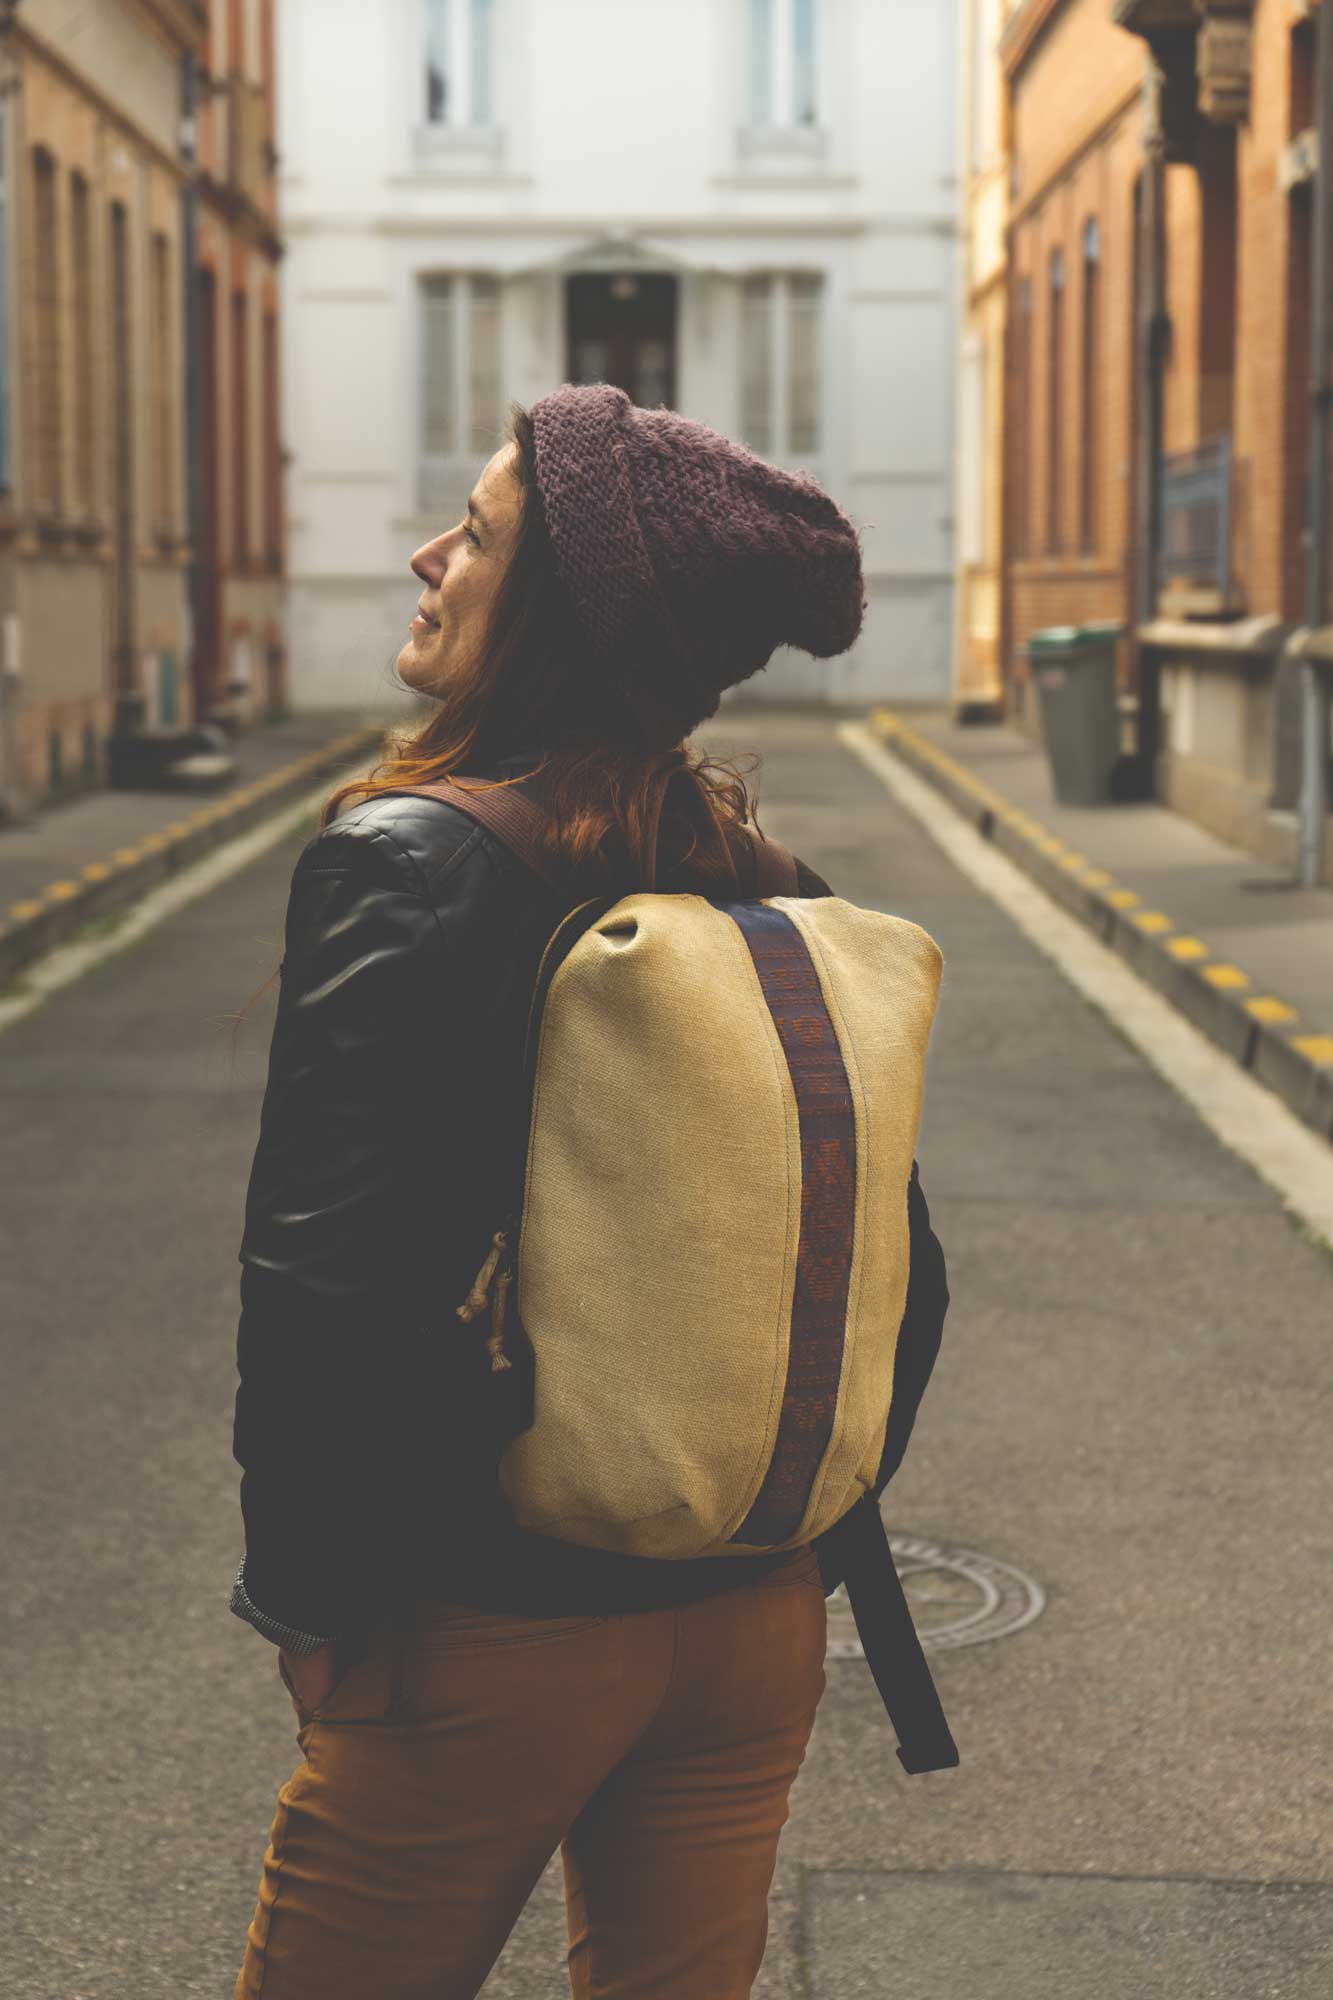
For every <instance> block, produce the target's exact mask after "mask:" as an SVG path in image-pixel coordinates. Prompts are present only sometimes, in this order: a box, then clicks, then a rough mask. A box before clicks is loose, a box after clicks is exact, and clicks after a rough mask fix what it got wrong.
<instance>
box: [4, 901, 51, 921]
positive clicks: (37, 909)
mask: <svg viewBox="0 0 1333 2000" xmlns="http://www.w3.org/2000/svg"><path fill="white" fill-rule="evenodd" d="M9 914H10V916H11V917H13V918H14V919H15V921H16V922H18V923H20V924H26V923H27V921H28V919H29V918H30V917H40V916H44V915H45V914H46V904H45V903H39V902H36V901H34V900H33V899H32V898H31V897H29V898H27V899H26V900H25V901H23V902H22V903H11V904H10V906H9Z"/></svg>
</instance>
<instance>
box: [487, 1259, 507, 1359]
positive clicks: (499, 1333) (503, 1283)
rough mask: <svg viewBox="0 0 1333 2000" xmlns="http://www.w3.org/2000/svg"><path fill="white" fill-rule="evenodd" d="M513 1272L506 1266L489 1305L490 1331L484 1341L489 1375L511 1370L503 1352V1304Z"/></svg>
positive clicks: (496, 1282) (498, 1279)
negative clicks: (488, 1357)
mask: <svg viewBox="0 0 1333 2000" xmlns="http://www.w3.org/2000/svg"><path fill="white" fill-rule="evenodd" d="M512 1277H513V1272H512V1271H511V1270H510V1269H509V1267H508V1265H506V1266H505V1268H504V1270H503V1271H501V1273H500V1275H499V1277H498V1278H497V1279H496V1281H495V1297H494V1300H493V1302H492V1305H491V1330H490V1333H489V1334H488V1336H487V1339H486V1352H487V1353H488V1354H489V1355H490V1357H491V1373H492V1375H498V1374H499V1372H500V1370H501V1369H503V1368H512V1367H513V1365H514V1364H513V1362H512V1361H511V1360H510V1359H509V1356H508V1355H507V1354H506V1353H505V1351H504V1344H505V1302H506V1300H507V1299H508V1297H509V1285H510V1281H511V1279H512Z"/></svg>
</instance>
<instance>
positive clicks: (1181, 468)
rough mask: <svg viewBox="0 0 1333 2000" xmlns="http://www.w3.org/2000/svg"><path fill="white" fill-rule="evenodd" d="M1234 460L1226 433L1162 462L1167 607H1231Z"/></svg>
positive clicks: (1211, 609)
mask: <svg viewBox="0 0 1333 2000" xmlns="http://www.w3.org/2000/svg"><path fill="white" fill-rule="evenodd" d="M1234 499H1235V463H1234V460H1233V458H1232V450H1231V435H1230V433H1229V432H1223V433H1222V434H1221V435H1219V436H1217V437H1214V438H1209V439H1208V440H1207V442H1206V443H1204V444H1201V445H1199V446H1198V447H1197V449H1195V450H1194V451H1176V452H1169V453H1167V455H1166V456H1165V457H1164V458H1163V460H1162V552H1161V563H1160V571H1159V575H1160V583H1161V593H1162V598H1163V600H1164V604H1163V608H1166V606H1167V605H1171V606H1174V607H1176V608H1179V609H1185V610H1189V611H1193V612H1194V613H1196V615H1197V614H1202V615H1207V614H1208V613H1210V612H1211V613H1221V612H1227V611H1232V610H1234V609H1236V608H1237V607H1236V602H1235V598H1236V592H1235V587H1234V579H1233V574H1232V561H1231V539H1232V534H1231V531H1232V514H1233V507H1234Z"/></svg>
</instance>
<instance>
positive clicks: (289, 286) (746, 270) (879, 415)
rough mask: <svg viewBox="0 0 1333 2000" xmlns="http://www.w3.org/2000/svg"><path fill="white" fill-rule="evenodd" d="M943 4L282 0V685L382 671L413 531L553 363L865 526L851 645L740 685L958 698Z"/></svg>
mask: <svg viewBox="0 0 1333 2000" xmlns="http://www.w3.org/2000/svg"><path fill="white" fill-rule="evenodd" d="M955 11H956V10H955V9H954V8H952V7H950V6H947V5H944V4H942V0H280V4H279V8H278V19H279V32H280V47H279V63H278V73H279V78H280V89H281V118H280V126H279V142H280V152H281V190H282V199H283V204H284V215H283V223H284V233H285V236H286V239H287V243H288V255H287V259H286V264H285V279H284V282H285V286H286V292H285V298H284V338H285V341H286V352H285V371H284V372H285V380H286V385H287V388H286V393H287V409H286V443H287V445H288V448H289V450H290V452H291V454H292V461H291V466H290V484H289V496H290V498H289V504H290V507H291V514H292V519H291V535H290V546H289V574H290V578H291V615H292V626H291V642H292V694H293V699H294V701H295V703H296V704H297V705H298V706H299V705H306V706H310V705H315V704H321V703H354V702H357V701H359V700H362V699H363V698H364V697H365V696H366V694H367V693H368V692H371V691H372V690H373V688H374V686H375V685H376V676H377V675H379V676H381V677H382V675H383V670H384V664H385V662H386V661H387V660H388V659H389V658H390V657H391V656H392V655H393V654H395V653H396V652H397V651H398V648H399V646H400V644H401V642H402V635H403V631H404V628H405V626H406V623H407V619H408V617H409V615H410V612H411V608H412V606H413V604H414V603H415V599H416V596H417V593H418V586H417V585H416V583H415V580H414V579H413V578H412V577H411V576H410V574H409V573H408V570H407V558H408V556H409V554H410V553H411V551H412V550H413V549H414V548H415V547H417V546H418V545H419V544H420V543H421V542H422V541H424V540H426V539H427V538H428V536H430V535H432V534H436V533H438V532H439V531H440V528H441V526H442V525H444V524H446V523H448V522H449V521H450V520H451V519H453V518H455V517H456V512H457V510H458V509H459V505H460V502H461V501H462V499H463V498H464V496H465V495H466V494H467V492H468V490H469V488H470V486H471V484H472V482H473V480H474V478H475V476H476V473H477V470H478V469H479V467H480V465H481V464H482V463H484V461H485V459H486V458H487V457H488V456H489V455H490V454H491V452H492V451H494V450H495V449H496V447H497V446H498V444H499V442H500V439H501V436H502V432H503V425H504V414H505V410H506V406H507V405H508V403H509V402H510V401H511V400H516V401H519V402H523V403H531V402H532V401H534V400H535V399H536V398H537V397H538V396H541V395H543V394H545V393H546V392H547V391H548V390H550V389H552V388H554V387H556V386H557V385H558V384H559V383H560V382H562V381H567V380H573V381H598V380H602V381H615V382H619V383H620V384H621V385H622V386H623V387H624V388H626V389H628V390H629V392H630V394H631V395H633V396H634V397H635V398H636V400H637V401H639V402H642V403H644V404H649V405H651V404H655V403H658V402H661V401H666V402H668V403H670V404H671V405H672V406H673V407H675V408H677V409H680V410H681V411H683V412H684V413H686V414H687V415H689V416H692V417H696V418H699V419H701V420H702V421H703V422H705V423H709V424H713V425H715V426H716V427H717V428H718V429H719V430H723V431H726V432H728V433H730V434H731V435H733V436H737V437H742V438H744V439H746V440H747V441H748V442H749V443H751V444H752V445H753V446H754V447H755V448H756V449H757V450H758V451H760V452H762V453H763V454H764V455H765V456H767V457H771V458H773V459H775V460H777V461H779V462H781V463H785V464H788V465H791V466H799V467H803V468H806V469H808V470H810V471H812V472H814V473H815V474H816V476H817V477H819V478H820V479H821V480H823V481H824V483H825V484H826V485H827V486H828V488H829V489H830V491H831V492H832V493H833V494H834V495H835V497H836V498H837V499H838V500H839V501H840V503H841V504H842V505H843V506H844V507H845V508H846V509H847V511H848V513H849V514H850V515H851V517H852V519H853V520H854V521H855V522H856V523H857V525H858V527H860V528H862V529H863V531H864V545H865V555H866V570H867V582H868V588H869V596H870V612H869V616H868V618H867V622H866V628H865V631H864V634H863V636H862V638H861V640H860V641H859V643H858V645H857V647H856V648H855V650H854V651H853V652H852V653H850V654H848V655H847V656H846V657H845V658H843V659H841V660H837V661H834V662H830V663H828V664H826V665H816V664H814V663H812V662H811V661H810V660H808V659H807V658H805V657H804V656H803V655H800V654H791V655H778V656H777V657H775V659H774V660H773V662H772V664H771V665H770V667H769V669H768V671H767V672H766V673H765V674H763V675H762V676H760V677H759V678H758V679H757V680H755V681H752V682H751V683H749V684H748V688H747V692H751V693H759V694H762V695H765V696H775V697H783V698H802V699H815V700H824V699H827V700H829V701H831V702H837V703H849V704H861V703H865V702H869V701H873V700H879V699H884V698H904V697H905V698H914V697H923V696H933V697H938V698H941V699H942V698H944V697H945V696H946V695H947V692H948V687H949V660H950V630H951V604H952V588H953V583H952V568H953V558H952V523H951V519H950V516H951V506H952V503H951V478H950V466H951V454H952V435H951V428H952V411H951V397H952V382H951V373H952V357H953V354H954V350H955V319H956V312H957V298H956V232H957V224H956V220H955V192H956V184H955V166H954V158H955V153H954V115H955V114H954V102H955V91H954V86H953V46H954V34H955V19H954V16H955Z"/></svg>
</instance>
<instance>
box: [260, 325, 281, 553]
mask: <svg viewBox="0 0 1333 2000" xmlns="http://www.w3.org/2000/svg"><path fill="white" fill-rule="evenodd" d="M263 339H264V553H265V556H266V558H267V561H268V565H269V567H270V569H274V570H280V569H281V568H282V426H281V414H280V413H281V407H282V405H281V398H280V378H279V373H278V318H277V314H276V313H273V312H266V313H265V314H264V328H263Z"/></svg>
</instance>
